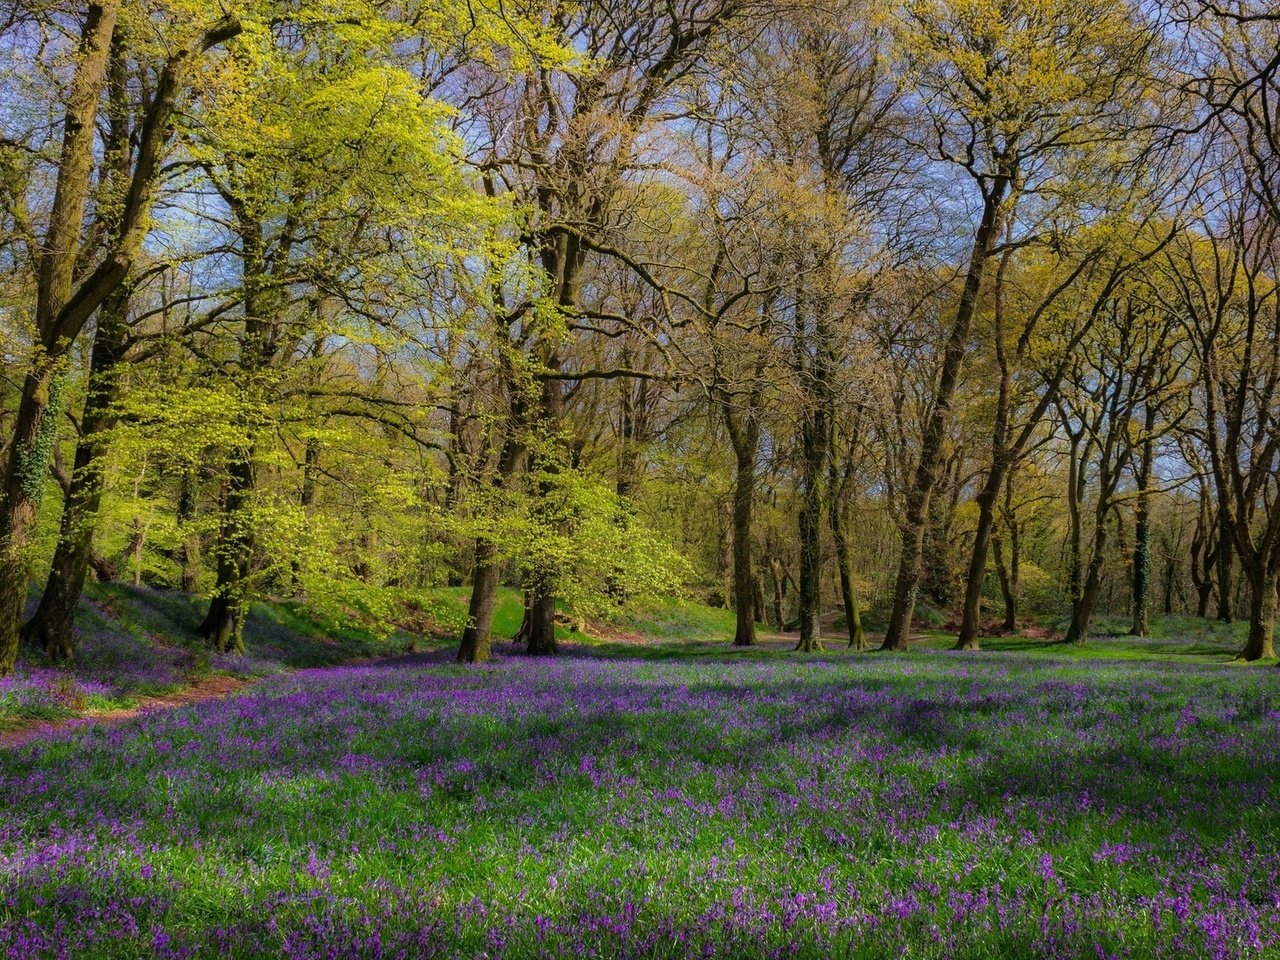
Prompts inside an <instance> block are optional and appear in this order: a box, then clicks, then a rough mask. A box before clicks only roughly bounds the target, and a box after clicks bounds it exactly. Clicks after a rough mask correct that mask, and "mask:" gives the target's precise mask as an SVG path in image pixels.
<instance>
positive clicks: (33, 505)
mask: <svg viewBox="0 0 1280 960" xmlns="http://www.w3.org/2000/svg"><path fill="white" fill-rule="evenodd" d="M119 10H120V0H100V2H97V3H91V4H89V8H88V12H87V14H86V16H85V20H84V24H83V26H82V28H81V33H80V47H79V51H78V58H77V60H76V69H75V74H74V76H73V77H72V80H71V86H70V88H69V89H68V98H67V112H66V117H65V119H64V121H63V134H62V152H61V155H60V157H59V162H58V178H57V183H56V184H55V187H54V200H53V206H52V208H51V210H50V214H49V223H48V227H47V229H46V231H45V235H44V240H43V243H42V244H41V250H40V253H39V259H38V270H37V279H36V317H35V326H36V332H37V335H38V336H39V338H40V341H41V344H40V346H41V351H40V356H39V357H38V359H37V360H36V362H35V363H34V364H33V365H32V366H31V367H30V368H29V369H28V370H27V372H26V376H25V377H24V379H23V385H22V394H21V397H20V399H19V402H18V411H17V418H16V425H15V429H14V433H13V438H12V441H11V443H10V445H9V459H8V464H7V467H6V470H5V474H4V478H3V481H4V482H3V500H0V676H5V675H7V674H9V673H10V672H12V670H13V665H14V662H15V660H16V659H17V656H18V639H19V628H20V624H21V620H22V611H23V608H24V607H25V606H26V600H27V586H28V581H29V576H30V571H29V569H28V559H29V558H28V556H27V548H28V541H29V540H30V537H31V532H32V529H33V528H34V526H35V522H36V515H37V512H38V511H39V507H40V498H41V494H42V492H43V488H44V481H45V474H46V473H47V471H48V469H49V460H50V456H51V453H52V448H53V444H54V443H56V442H57V433H58V429H57V428H58V424H57V420H58V413H59V411H58V400H59V395H60V392H61V382H62V374H61V370H60V369H59V368H60V365H61V360H62V358H63V357H64V356H65V354H66V351H67V350H68V349H69V348H70V345H71V341H72V340H73V339H74V337H75V335H76V334H77V333H79V332H80V328H81V327H82V326H83V324H84V322H85V320H86V319H87V316H86V317H85V318H84V319H79V320H78V322H77V323H75V324H74V325H73V326H74V329H72V330H70V331H69V333H70V335H69V336H68V335H67V331H64V330H63V329H62V327H63V323H62V322H61V320H62V313H63V309H64V307H65V306H66V305H67V303H68V301H69V299H70V298H71V294H72V283H73V276H74V272H75V266H76V258H77V254H78V252H79V249H80V233H81V229H82V225H83V219H84V207H85V200H86V198H87V197H88V194H89V184H90V176H91V173H92V170H93V165H94V160H95V158H94V138H95V133H96V131H95V123H96V119H97V114H98V102H99V100H100V98H101V96H102V90H103V87H104V85H105V83H106V75H107V61H108V55H109V52H110V49H111V36H112V33H113V32H114V30H115V21H116V15H117V13H118V12H119ZM67 326H72V325H71V324H67Z"/></svg>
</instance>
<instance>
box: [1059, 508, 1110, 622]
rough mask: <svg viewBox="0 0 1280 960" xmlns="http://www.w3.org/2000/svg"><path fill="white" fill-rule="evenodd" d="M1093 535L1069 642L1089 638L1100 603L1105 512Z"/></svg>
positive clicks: (1105, 531) (1104, 540) (1075, 603)
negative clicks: (1090, 554) (1090, 553)
mask: <svg viewBox="0 0 1280 960" xmlns="http://www.w3.org/2000/svg"><path fill="white" fill-rule="evenodd" d="M1093 537H1094V540H1093V555H1092V556H1091V557H1090V559H1089V568H1088V570H1087V572H1086V573H1085V576H1084V583H1083V584H1082V585H1081V588H1080V593H1079V595H1078V596H1076V597H1075V598H1074V599H1073V601H1072V604H1071V626H1070V627H1069V628H1068V629H1067V636H1066V642H1067V643H1076V644H1084V643H1086V642H1087V641H1088V639H1089V628H1090V625H1091V624H1092V622H1093V611H1094V609H1095V608H1096V607H1097V605H1098V594H1099V593H1100V592H1101V590H1102V565H1103V559H1104V558H1105V556H1106V544H1107V526H1106V514H1105V512H1104V513H1102V514H1101V515H1100V516H1099V517H1098V520H1097V528H1096V530H1095V531H1094V535H1093Z"/></svg>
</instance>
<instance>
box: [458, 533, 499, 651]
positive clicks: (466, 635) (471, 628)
mask: <svg viewBox="0 0 1280 960" xmlns="http://www.w3.org/2000/svg"><path fill="white" fill-rule="evenodd" d="M496 553H497V550H496V548H495V547H494V544H493V542H492V541H490V540H488V539H487V538H483V537H482V538H480V539H477V540H476V561H475V568H474V570H473V571H472V580H471V598H470V600H468V602H467V625H466V627H464V628H463V631H462V640H461V642H460V643H459V644H458V662H459V663H487V662H488V661H489V659H490V658H491V657H492V641H491V639H490V635H491V634H492V632H493V611H494V608H495V607H497V605H498V572H499V570H498V564H497V562H496V561H495V554H496Z"/></svg>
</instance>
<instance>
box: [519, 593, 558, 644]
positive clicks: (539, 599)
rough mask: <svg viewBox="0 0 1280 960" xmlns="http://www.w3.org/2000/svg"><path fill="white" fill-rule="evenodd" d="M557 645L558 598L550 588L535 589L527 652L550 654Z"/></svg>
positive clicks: (531, 606) (530, 610)
mask: <svg viewBox="0 0 1280 960" xmlns="http://www.w3.org/2000/svg"><path fill="white" fill-rule="evenodd" d="M557 650H558V647H557V646H556V598H555V595H554V594H553V593H552V592H551V591H550V590H545V589H544V590H535V591H534V593H533V602H532V603H531V604H530V605H529V634H528V646H527V648H526V652H527V653H529V654H532V655H533V656H549V655H551V654H553V653H555V652H556V651H557Z"/></svg>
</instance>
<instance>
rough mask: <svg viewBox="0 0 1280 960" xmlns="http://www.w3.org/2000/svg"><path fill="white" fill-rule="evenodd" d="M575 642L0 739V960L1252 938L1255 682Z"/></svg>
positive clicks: (1273, 697)
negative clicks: (527, 654)
mask: <svg viewBox="0 0 1280 960" xmlns="http://www.w3.org/2000/svg"><path fill="white" fill-rule="evenodd" d="M589 653H590V652H589V651H579V652H578V653H576V654H573V655H570V656H567V657H562V658H558V659H555V660H541V659H529V658H516V657H506V658H503V659H501V660H500V661H499V662H498V663H496V664H494V665H491V666H488V667H485V668H462V667H457V666H454V665H452V664H449V663H447V662H446V661H445V660H444V659H443V655H440V656H436V655H417V656H411V657H405V658H399V659H391V660H387V661H383V662H377V663H372V664H366V665H361V666H348V667H329V668H321V669H314V670H306V671H302V672H298V673H294V674H283V675H278V676H271V677H268V678H266V679H264V680H262V681H261V682H259V683H258V684H257V685H255V686H253V687H251V688H249V690H248V691H247V692H245V693H242V694H240V695H238V696H233V697H230V698H227V699H225V700H220V701H212V702H206V703H202V704H198V705H194V706H191V707H189V708H185V709H179V710H174V711H167V712H158V713H153V714H148V715H145V716H143V717H141V718H139V719H137V720H133V721H130V722H128V723H124V724H119V725H114V726H99V727H90V728H81V729H79V730H76V731H74V732H72V733H68V734H63V735H61V736H58V737H54V738H52V739H47V740H42V741H39V742H36V743H33V744H30V745H28V746H25V747H23V748H21V749H18V750H10V751H3V752H0V798H2V800H3V802H2V803H0V953H2V954H4V955H7V956H9V957H22V958H25V957H70V958H80V957H119V958H137V957H159V958H176V957H207V956H219V957H264V956H273V957H274V956H280V957H334V958H338V957H369V958H393V957H402V958H416V957H430V956H450V957H453V956H456V957H559V956H595V957H686V956H708V957H713V956H732V957H788V956H805V957H828V956H830V957H888V956H909V957H974V958H977V957H984V958H986V957H1028V956H1040V957H1059V956H1063V957H1065V956H1081V957H1099V958H1105V957H1175V956H1176V957H1213V958H1222V957H1252V956H1277V955H1280V816H1278V814H1280V804H1278V801H1280V788H1278V785H1277V777H1278V776H1280V671H1276V670H1273V669H1267V668H1259V669H1244V668H1238V667H1226V666H1190V665H1184V664H1170V663H1134V662H1111V661H1104V660H1079V659H1075V660H1072V659H1058V658H1055V657H1052V656H1038V657H1036V656H1026V655H1016V654H1001V653H992V654H980V655H953V654H946V653H941V652H932V651H931V652H922V653H915V654H908V655H899V656H874V655H864V656H857V657H849V656H843V655H830V656H820V657H810V658H799V657H791V656H786V655H783V654H774V655H771V656H768V657H748V658H733V657H731V656H729V655H721V656H699V657H679V656H673V657H670V658H665V659H663V658H658V659H648V660H645V659H625V658H624V659H619V658H612V657H604V656H598V655H595V656H593V655H589Z"/></svg>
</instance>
